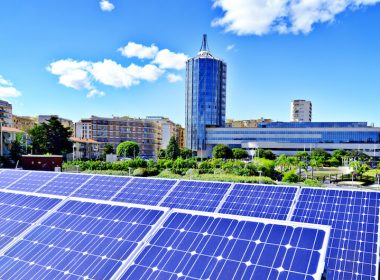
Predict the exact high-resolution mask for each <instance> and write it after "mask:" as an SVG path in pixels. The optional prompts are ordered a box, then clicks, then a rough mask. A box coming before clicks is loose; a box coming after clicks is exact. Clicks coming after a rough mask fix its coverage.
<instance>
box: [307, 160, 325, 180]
mask: <svg viewBox="0 0 380 280" xmlns="http://www.w3.org/2000/svg"><path fill="white" fill-rule="evenodd" d="M310 166H311V179H314V169H315V168H318V167H321V166H323V158H322V157H315V158H312V159H311V160H310Z"/></svg>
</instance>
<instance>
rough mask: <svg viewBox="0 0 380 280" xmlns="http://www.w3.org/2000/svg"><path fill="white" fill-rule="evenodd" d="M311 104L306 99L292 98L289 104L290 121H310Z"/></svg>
mask: <svg viewBox="0 0 380 280" xmlns="http://www.w3.org/2000/svg"><path fill="white" fill-rule="evenodd" d="M312 114H313V105H312V104H311V101H307V100H293V101H292V103H291V105H290V121H291V122H311V119H312Z"/></svg>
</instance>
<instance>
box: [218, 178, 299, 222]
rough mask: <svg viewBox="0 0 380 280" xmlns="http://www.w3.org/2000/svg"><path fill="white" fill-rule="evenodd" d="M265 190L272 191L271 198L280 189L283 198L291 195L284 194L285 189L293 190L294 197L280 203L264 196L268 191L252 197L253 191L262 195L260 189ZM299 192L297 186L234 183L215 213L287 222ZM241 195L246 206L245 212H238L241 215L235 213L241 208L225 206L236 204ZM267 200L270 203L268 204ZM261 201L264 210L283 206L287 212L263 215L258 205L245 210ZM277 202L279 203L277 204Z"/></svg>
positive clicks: (288, 193)
mask: <svg viewBox="0 0 380 280" xmlns="http://www.w3.org/2000/svg"><path fill="white" fill-rule="evenodd" d="M244 187H247V188H248V187H251V188H252V191H251V190H248V189H244ZM238 188H239V189H238ZM265 188H268V190H269V189H272V192H271V194H272V196H275V195H277V194H278V193H280V192H281V188H283V195H284V196H289V195H292V194H291V193H290V192H289V191H288V192H286V189H288V190H294V194H293V195H294V196H293V199H291V200H290V199H288V200H286V199H283V200H282V201H281V199H276V197H272V196H267V195H265V194H268V193H269V191H268V192H266V193H265V194H263V195H256V196H255V195H254V194H255V189H259V190H257V192H261V193H263V192H264V191H263V190H260V189H265ZM274 191H276V192H277V193H275V192H274ZM299 191H300V187H299V186H286V185H284V186H277V185H264V184H250V183H234V184H233V186H232V187H231V189H230V190H229V193H227V194H226V195H225V198H224V199H223V200H222V201H221V203H220V205H219V207H218V208H217V210H216V211H215V212H217V211H218V212H219V213H224V214H233V215H239V216H248V217H258V218H267V219H275V220H288V219H289V213H290V212H291V211H292V209H293V207H294V205H295V204H296V201H297V198H298V193H299ZM241 194H243V195H244V194H246V198H245V199H244V202H245V204H247V206H244V207H245V208H246V209H245V211H240V212H243V213H238V212H237V211H238V208H240V209H242V210H244V209H243V207H237V208H236V209H234V208H231V207H228V208H227V205H230V204H238V199H239V197H240V196H239V195H241ZM241 197H243V196H241ZM272 198H275V199H276V200H275V201H274V202H275V203H273V202H272V201H270V200H271V199H272ZM252 199H253V201H252ZM268 200H269V201H270V203H269V202H268ZM261 201H262V206H261V207H264V208H266V210H270V208H271V207H276V208H279V209H282V208H284V207H285V206H286V208H288V209H289V210H288V212H287V213H274V212H273V211H271V212H267V213H264V214H263V213H262V212H261V209H258V208H259V206H260V205H255V206H256V207H251V208H250V209H247V207H249V206H252V203H253V202H261ZM279 201H281V202H279ZM242 202H243V201H242ZM247 202H248V203H247ZM263 203H267V204H266V205H264V204H263ZM286 203H289V205H285V204H286ZM258 210H260V213H257V212H258ZM247 212H248V213H247ZM246 213H247V214H246Z"/></svg>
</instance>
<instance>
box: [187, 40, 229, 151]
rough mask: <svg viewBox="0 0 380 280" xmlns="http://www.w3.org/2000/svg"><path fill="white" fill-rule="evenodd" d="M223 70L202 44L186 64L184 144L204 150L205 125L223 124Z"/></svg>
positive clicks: (224, 90)
mask: <svg viewBox="0 0 380 280" xmlns="http://www.w3.org/2000/svg"><path fill="white" fill-rule="evenodd" d="M226 70H227V65H226V63H224V62H223V61H222V60H220V59H217V58H214V57H213V56H212V55H211V54H210V52H208V51H207V50H206V49H205V47H204V48H203V47H202V49H201V51H200V52H199V53H198V55H197V56H196V57H193V58H191V59H189V60H188V61H187V63H186V147H188V148H189V149H192V150H193V151H198V150H205V149H206V127H224V126H225V116H226Z"/></svg>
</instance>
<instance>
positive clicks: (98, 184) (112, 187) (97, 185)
mask: <svg viewBox="0 0 380 280" xmlns="http://www.w3.org/2000/svg"><path fill="white" fill-rule="evenodd" d="M130 180H131V178H129V177H121V176H120V177H116V176H102V175H95V176H94V177H93V178H92V179H91V180H89V181H88V182H87V183H86V184H84V185H83V186H82V187H80V188H79V189H78V190H77V191H76V192H75V193H74V194H73V196H77V197H85V198H93V199H103V200H109V199H111V198H112V197H113V196H114V195H115V194H116V193H117V192H119V191H120V190H121V189H122V188H123V187H124V186H125V185H126V184H127V183H128V182H129V181H130Z"/></svg>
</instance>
